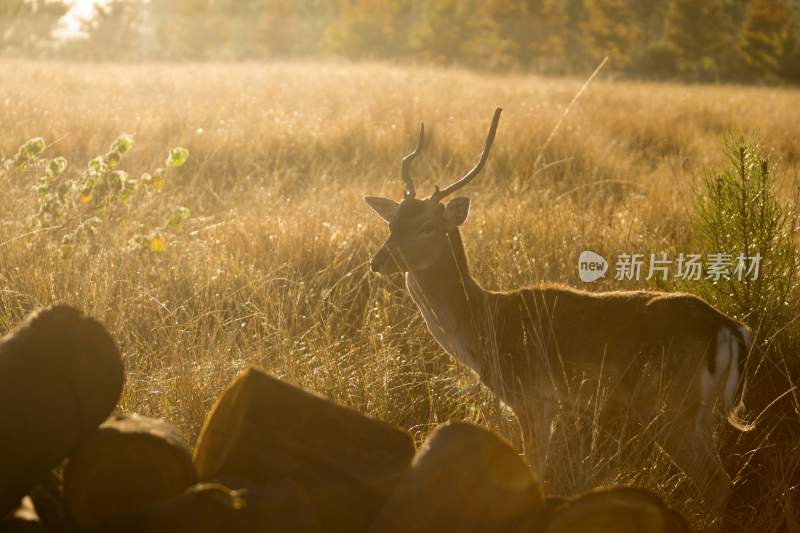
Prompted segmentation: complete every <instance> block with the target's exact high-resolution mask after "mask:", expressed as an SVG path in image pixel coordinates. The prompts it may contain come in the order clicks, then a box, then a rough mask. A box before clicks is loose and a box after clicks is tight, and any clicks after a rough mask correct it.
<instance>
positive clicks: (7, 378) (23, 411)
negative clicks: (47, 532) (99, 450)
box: [0, 305, 123, 517]
mask: <svg viewBox="0 0 800 533" xmlns="http://www.w3.org/2000/svg"><path fill="white" fill-rule="evenodd" d="M122 383H123V368H122V362H121V360H120V356H119V351H118V350H117V347H116V345H115V344H114V341H113V340H112V339H111V337H110V336H109V334H108V332H107V331H106V330H105V328H104V327H103V326H102V325H100V323H99V322H97V321H96V320H94V319H92V318H88V317H85V316H83V315H82V314H81V312H80V311H78V310H77V309H74V308H72V307H68V306H63V305H62V306H56V307H51V308H49V309H44V310H42V311H39V312H37V313H34V314H33V315H31V316H30V317H29V318H28V319H27V320H25V322H23V323H22V324H20V325H19V326H18V327H17V328H15V329H14V330H13V331H11V332H10V333H8V334H7V335H6V336H5V337H3V338H2V339H0V428H2V430H1V431H2V438H0V517H2V516H4V515H6V514H7V513H9V512H11V511H13V510H14V509H15V508H16V507H17V505H18V504H19V501H20V499H21V498H22V497H23V496H25V494H27V492H28V491H29V490H30V489H31V487H32V486H33V485H35V484H36V483H37V482H38V481H39V480H40V479H43V478H44V477H46V476H47V474H48V472H49V471H50V470H51V469H52V468H53V467H55V466H56V465H58V464H59V463H61V461H63V460H64V458H65V457H67V456H68V455H69V454H71V453H72V452H73V451H74V450H76V449H77V448H78V446H79V445H80V444H81V443H82V442H83V441H85V440H86V439H87V438H88V437H89V436H90V435H91V434H92V433H93V432H94V431H95V429H96V428H97V426H98V425H99V424H100V423H101V422H102V421H103V420H105V419H106V417H108V415H109V413H111V411H112V410H113V409H114V406H115V405H116V403H117V400H118V399H119V397H120V393H121V392H122Z"/></svg>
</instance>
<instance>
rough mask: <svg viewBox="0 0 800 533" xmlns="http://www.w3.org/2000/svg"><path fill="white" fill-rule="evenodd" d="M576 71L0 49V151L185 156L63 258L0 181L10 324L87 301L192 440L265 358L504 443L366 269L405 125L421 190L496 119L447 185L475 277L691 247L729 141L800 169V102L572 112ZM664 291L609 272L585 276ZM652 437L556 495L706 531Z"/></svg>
mask: <svg viewBox="0 0 800 533" xmlns="http://www.w3.org/2000/svg"><path fill="white" fill-rule="evenodd" d="M584 81H585V80H580V79H554V78H540V77H536V76H532V75H521V74H508V75H491V76H489V75H483V74H479V73H473V72H469V71H466V70H459V69H446V68H437V69H433V68H427V67H411V66H404V67H401V66H391V65H387V64H368V63H366V64H358V65H352V64H346V63H341V64H340V63H314V62H309V63H273V64H266V65H264V64H237V65H214V64H181V65H170V64H145V65H114V64H109V65H82V64H68V63H64V64H60V63H28V62H14V61H6V62H4V63H3V64H2V65H0V87H2V92H0V125H2V127H0V157H2V156H11V155H13V154H14V152H16V150H17V148H18V147H19V146H20V145H21V144H22V143H24V142H25V141H26V140H28V139H30V138H32V137H36V136H41V137H43V138H44V139H45V140H46V142H47V143H48V146H47V148H46V150H45V152H44V156H45V157H55V156H57V155H62V156H64V157H65V158H66V159H67V160H68V161H69V164H70V165H71V166H74V167H76V168H82V167H84V166H85V165H86V162H87V161H89V160H90V159H91V158H92V157H94V156H96V155H98V154H102V153H105V152H106V151H108V149H109V146H110V145H111V143H112V142H113V141H114V140H115V139H116V138H117V137H118V135H120V134H122V133H128V134H131V135H133V136H134V138H135V145H134V147H133V148H132V150H131V152H130V154H129V155H127V156H126V159H125V160H124V161H123V163H122V164H121V165H120V166H121V168H124V169H125V170H126V171H128V172H129V173H130V174H131V175H136V176H138V175H139V174H141V173H143V172H145V171H150V170H152V169H153V168H154V167H157V166H159V165H162V164H163V161H164V158H165V156H166V155H167V153H168V152H169V150H170V148H172V147H174V146H182V147H185V148H187V149H188V150H189V152H190V154H191V155H190V158H189V160H188V162H187V163H186V164H185V165H184V166H183V167H181V168H179V169H176V171H175V172H174V173H171V174H170V175H169V176H168V177H167V179H166V180H165V184H164V190H163V191H162V192H159V193H155V192H154V193H148V194H142V195H141V196H140V197H137V198H136V201H131V202H129V203H128V204H125V205H122V206H120V207H119V209H118V210H117V211H116V213H115V216H114V218H113V219H111V218H108V219H107V220H106V223H105V224H102V225H101V226H99V229H98V230H97V232H96V233H95V234H94V235H93V237H92V239H91V241H90V242H86V243H84V244H82V245H80V246H77V247H74V248H72V249H71V250H70V252H69V253H64V250H63V248H62V247H61V246H60V245H59V242H60V241H59V239H58V238H56V237H59V227H58V226H57V225H41V224H39V225H37V224H36V223H35V213H36V209H37V203H36V202H37V200H36V194H35V193H34V192H33V190H32V187H33V186H34V185H35V176H36V175H35V173H31V172H27V173H25V172H23V173H11V174H9V175H7V176H5V177H2V174H0V185H2V187H3V191H4V202H3V204H4V206H3V207H4V209H3V215H2V217H0V331H6V330H8V329H10V328H11V327H12V326H13V325H14V324H15V323H17V322H18V321H19V320H21V319H22V318H23V317H24V316H25V315H26V314H27V313H28V312H29V311H31V310H32V309H34V308H37V307H39V306H43V305H48V304H52V303H56V302H66V303H71V304H74V305H76V306H78V307H80V308H82V309H83V310H84V311H85V312H87V313H89V314H90V315H93V316H96V317H97V318H99V319H100V320H102V321H103V322H104V323H105V324H106V326H107V327H108V328H109V330H110V331H111V332H112V334H113V335H114V336H115V338H116V339H117V340H118V342H119V344H120V347H121V350H122V352H123V354H124V362H125V366H126V370H127V383H126V386H125V390H124V394H123V399H122V402H121V406H122V409H123V411H125V412H138V413H142V414H146V415H151V416H161V417H165V418H167V419H169V420H170V421H172V422H174V423H176V424H177V425H178V426H179V427H181V428H182V429H183V430H184V431H185V432H186V433H187V434H188V435H189V436H190V437H196V436H197V433H198V432H199V429H200V426H201V424H202V422H203V420H204V417H205V415H206V413H207V412H208V410H209V408H210V407H211V404H212V402H213V401H214V399H215V398H216V397H217V396H218V394H219V393H220V392H221V390H222V389H223V387H224V386H225V385H226V384H227V383H228V381H229V380H230V379H231V378H232V377H234V376H235V375H236V374H237V373H238V372H240V371H241V370H242V369H243V368H245V367H246V366H247V365H250V364H255V365H258V366H260V367H262V368H265V369H267V370H269V371H270V372H272V373H274V374H275V375H277V376H279V377H281V378H284V379H287V380H290V381H292V382H294V383H297V384H299V385H302V386H304V387H307V388H309V389H311V390H314V391H317V392H319V393H321V394H324V395H326V396H329V397H331V398H333V399H335V400H336V401H338V402H340V403H342V404H345V405H349V406H352V407H355V408H357V409H359V410H361V411H364V412H367V413H369V414H371V415H373V416H375V417H377V418H380V419H382V420H386V421H389V422H392V423H394V424H397V425H399V426H401V427H403V428H405V429H408V430H410V431H411V432H412V434H413V435H414V437H415V439H417V441H418V442H421V440H422V439H424V437H425V436H426V435H427V434H428V433H429V432H430V431H431V430H432V429H433V428H434V427H435V426H436V424H438V423H441V422H443V421H447V420H466V421H470V422H474V423H478V424H481V425H485V426H488V427H490V428H492V429H495V430H497V431H499V432H500V433H501V434H503V435H504V436H506V437H507V438H508V439H510V440H511V441H512V442H514V443H515V444H517V445H519V444H520V437H519V435H518V428H517V426H516V423H515V422H514V419H513V416H512V415H511V414H510V413H509V412H508V411H507V410H505V409H503V408H502V407H501V406H499V405H498V404H497V402H496V401H495V400H494V399H493V398H492V397H491V395H489V394H488V393H487V392H486V391H485V390H484V389H483V388H482V387H480V386H478V381H477V378H476V377H475V376H474V375H473V374H472V373H471V372H470V371H468V370H466V369H464V368H461V367H459V366H458V365H457V364H456V363H455V362H454V361H452V360H451V359H450V357H449V356H448V355H447V354H445V353H444V352H443V351H442V350H441V349H440V348H439V346H438V345H437V344H436V343H435V341H434V340H433V338H432V337H431V336H430V335H429V334H428V332H427V330H426V328H425V325H424V323H423V322H422V320H421V318H420V317H419V315H418V312H417V310H416V308H415V306H414V305H413V302H411V300H410V298H409V297H408V295H407V294H406V292H405V289H404V286H403V283H402V280H401V279H396V278H395V279H387V278H382V277H379V276H376V275H374V274H372V273H370V271H369V260H370V257H371V253H372V252H374V251H375V250H376V249H377V248H378V246H379V245H380V243H381V241H382V239H384V238H385V236H386V229H385V227H384V226H383V224H382V223H381V222H380V221H379V220H378V218H377V217H375V216H374V215H373V214H372V213H371V212H370V210H369V209H368V208H367V206H366V205H365V204H364V202H363V200H362V196H363V195H365V194H371V195H383V196H389V197H392V198H397V199H399V198H400V197H401V194H402V184H401V180H400V172H399V169H400V159H401V157H402V156H403V155H404V154H405V153H407V152H408V151H409V150H410V149H411V148H412V147H413V144H414V142H415V139H416V134H417V128H418V127H419V123H420V121H424V122H425V124H426V129H427V130H428V132H429V135H430V136H429V139H430V142H429V145H428V147H427V148H426V152H425V154H424V156H422V157H420V158H418V159H417V160H416V161H415V163H414V176H415V181H416V184H417V188H418V190H419V191H420V193H421V194H423V193H424V194H426V195H427V194H428V193H429V192H431V191H432V190H433V187H434V185H436V184H438V185H445V184H447V183H449V182H450V181H452V180H453V179H455V178H457V177H458V176H460V175H461V174H463V173H464V172H465V171H466V170H467V169H468V168H470V167H471V166H472V164H473V163H474V161H475V160H476V157H477V155H478V154H479V152H480V148H481V146H482V143H483V137H484V135H485V132H486V127H487V125H488V123H489V120H490V118H491V113H492V111H493V110H494V108H495V107H496V106H502V107H503V108H504V109H505V112H504V114H503V118H502V121H501V123H500V128H499V131H498V135H497V139H496V141H495V144H494V148H493V152H492V155H491V158H490V160H489V163H488V165H487V167H486V169H484V172H483V174H482V175H481V176H480V177H479V178H478V179H477V180H476V181H475V182H474V183H472V184H470V185H469V188H468V190H465V191H463V193H464V194H466V195H469V196H470V197H471V199H472V210H471V213H470V216H469V219H468V221H467V224H466V226H465V227H464V229H463V235H464V240H465V244H466V248H467V253H468V255H469V257H470V258H471V264H472V268H473V270H474V274H475V277H476V278H477V279H478V280H479V281H480V282H481V283H482V284H483V285H484V286H485V287H487V288H491V289H506V288H514V287H518V286H522V285H529V284H535V283H540V282H558V283H565V284H569V285H581V281H580V279H579V278H578V272H577V268H576V266H577V258H578V255H579V254H580V252H581V251H583V250H594V251H597V252H599V253H601V254H602V255H604V256H605V257H607V258H608V257H613V256H614V255H615V254H618V253H622V252H627V253H634V252H635V253H644V254H650V253H661V252H667V253H669V254H670V255H671V256H674V255H675V254H676V253H678V252H692V251H694V250H692V249H691V248H692V246H693V245H694V241H693V236H692V226H691V224H690V215H691V212H692V205H693V204H692V202H693V198H695V196H696V194H697V189H698V183H699V181H700V180H701V179H702V178H703V177H704V176H705V175H706V174H707V173H708V172H710V171H713V169H715V168H720V167H722V166H724V165H725V164H726V155H725V152H724V150H723V141H724V140H725V138H726V137H728V136H730V135H735V134H739V133H744V134H747V135H750V136H751V138H753V139H755V140H757V141H758V142H759V143H760V144H761V145H762V146H763V147H764V148H765V149H770V150H773V156H774V157H773V159H772V163H771V164H772V165H773V167H772V168H773V169H775V170H774V171H773V174H774V175H777V176H778V178H777V184H776V185H777V187H778V191H782V192H781V194H784V192H785V195H784V196H785V197H786V198H789V194H790V191H791V190H792V187H793V184H794V182H795V181H796V172H797V168H798V163H800V153H799V152H798V148H799V147H800V145H798V144H797V136H796V126H797V124H798V123H800V92H798V91H797V90H794V89H786V88H769V87H764V88H760V87H743V86H734V85H717V86H711V85H708V86H706V85H680V84H654V83H647V82H630V81H624V82H623V81H614V80H611V79H604V78H603V76H601V77H600V78H599V79H597V80H596V81H595V82H594V83H593V84H592V85H591V86H590V87H589V88H588V89H587V90H586V92H585V93H584V94H583V95H582V96H581V98H580V99H579V100H578V101H577V102H575V104H574V106H572V108H571V109H570V111H569V114H567V115H566V116H564V113H565V110H566V109H567V106H568V105H569V104H570V102H571V101H572V100H573V97H574V96H575V94H576V93H577V91H578V90H579V89H580V87H581V86H582V85H583V83H584ZM559 122H560V126H559V127H558V129H557V130H554V128H555V127H556V125H557V124H559ZM174 206H184V207H186V208H188V209H189V210H190V211H191V216H190V217H189V218H188V219H187V220H185V221H184V222H183V223H182V225H181V227H180V228H179V229H176V230H174V231H172V232H170V233H168V234H167V235H166V236H165V241H166V248H165V249H164V250H163V251H159V253H154V252H151V251H149V250H143V251H132V250H131V249H130V248H129V247H128V246H126V245H127V244H128V243H129V241H130V239H131V237H132V236H134V235H136V234H137V233H140V232H142V231H143V229H142V228H144V230H145V231H146V230H147V228H149V227H153V226H156V225H159V224H161V223H163V221H164V220H165V219H167V218H169V217H170V213H172V210H173V208H174ZM101 218H102V216H101ZM612 268H613V267H612ZM656 286H657V285H656V284H655V283H654V282H648V281H646V280H644V279H642V280H640V281H638V282H637V281H616V280H614V278H613V276H612V275H608V276H606V278H604V279H602V280H600V281H598V282H596V283H594V284H593V285H592V286H591V288H592V289H597V290H601V289H614V288H620V289H635V288H656ZM660 287H661V288H665V289H672V288H674V286H673V284H671V283H670V282H667V283H662V284H660ZM683 288H685V289H688V290H691V289H692V287H691V285H689V286H688V287H683ZM723 431H730V430H729V429H725V430H723ZM563 438H564V439H566V438H567V437H563ZM646 440H647V439H646V438H645V437H644V436H642V437H639V436H637V435H633V436H632V437H630V438H629V439H627V440H625V441H623V440H622V439H620V440H619V442H616V443H615V444H613V445H609V446H605V447H598V446H595V443H594V442H566V441H564V442H562V443H561V444H560V446H561V448H560V449H562V450H563V453H562V454H561V460H560V461H559V462H558V464H559V468H560V470H559V474H560V476H559V478H558V480H557V482H556V483H555V486H554V487H553V489H554V490H557V491H558V492H563V493H574V492H577V491H582V490H586V489H588V488H589V487H592V486H595V485H598V484H607V483H635V484H641V485H644V486H647V487H650V488H652V489H654V490H656V491H657V492H659V493H660V494H662V495H665V496H666V497H667V498H668V499H669V501H670V502H671V503H672V504H673V505H675V506H676V507H677V508H678V509H680V510H681V511H683V512H684V513H686V514H687V515H688V516H689V518H690V520H692V521H693V522H694V523H695V525H697V526H698V527H701V528H702V527H705V525H707V519H706V517H704V516H703V514H702V511H701V508H702V506H701V504H700V502H699V501H698V499H697V496H696V494H695V493H694V491H693V490H692V489H691V487H688V486H687V483H685V482H684V480H683V477H682V474H681V473H680V472H678V471H677V470H676V469H675V468H674V467H672V466H671V465H670V463H669V460H668V459H667V458H666V457H665V456H664V455H663V454H662V453H660V452H659V451H658V450H657V449H654V448H653V447H652V446H649V445H646ZM609 449H610V450H612V451H611V452H609ZM729 471H730V469H729ZM733 473H735V472H733ZM765 513H772V514H774V513H775V511H774V510H772V511H765ZM748 519H749V520H751V521H752V522H751V526H748V525H747V524H745V523H744V522H742V527H743V529H742V530H743V531H748V530H754V529H750V527H752V524H755V523H758V524H761V526H763V528H759V529H758V530H759V531H770V530H771V529H769V526H768V525H767V524H768V523H769V520H770V518H769V516H767V517H766V518H765V517H763V516H762V517H759V515H758V513H751V516H749V517H748ZM758 520H760V522H756V521H758Z"/></svg>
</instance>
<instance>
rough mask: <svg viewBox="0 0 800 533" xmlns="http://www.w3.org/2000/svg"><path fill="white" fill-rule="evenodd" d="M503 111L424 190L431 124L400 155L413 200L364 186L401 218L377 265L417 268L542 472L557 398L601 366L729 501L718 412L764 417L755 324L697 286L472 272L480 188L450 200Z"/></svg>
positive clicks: (433, 307)
mask: <svg viewBox="0 0 800 533" xmlns="http://www.w3.org/2000/svg"><path fill="white" fill-rule="evenodd" d="M501 112H502V109H501V108H499V107H498V108H497V109H496V110H495V112H494V116H493V118H492V122H491V125H490V127H489V132H488V134H487V137H486V141H485V144H484V147H483V151H482V152H481V154H480V158H479V159H478V162H477V163H476V164H475V166H474V167H473V168H472V169H471V170H469V171H468V172H467V173H466V174H464V175H463V176H462V177H461V178H459V179H457V180H455V181H454V182H452V183H451V184H450V185H448V186H446V187H444V188H442V189H440V188H439V187H438V186H436V187H435V189H434V191H433V193H432V194H431V195H430V196H429V197H427V198H424V199H419V198H417V196H416V191H415V188H414V182H413V179H412V176H411V163H412V161H413V160H414V159H415V158H416V157H418V156H419V154H420V153H421V152H422V150H423V148H424V145H425V125H424V123H423V124H421V125H420V129H419V137H418V140H417V145H416V147H415V148H414V149H413V150H412V151H411V152H410V153H408V154H407V155H406V156H405V157H403V158H402V162H401V168H400V174H401V177H402V180H403V184H404V192H403V198H402V200H401V201H399V202H397V201H395V200H392V199H389V198H384V197H375V196H365V197H364V200H365V201H366V203H367V204H368V206H369V207H370V208H372V210H373V211H374V212H375V213H376V214H377V215H378V216H379V217H380V218H381V219H382V220H383V221H384V222H385V223H386V224H388V227H389V236H388V238H387V239H386V240H385V242H383V244H382V245H381V246H380V248H379V249H378V251H377V252H376V253H375V254H374V256H373V257H372V260H371V262H370V267H371V270H372V271H373V272H376V273H379V274H381V275H392V274H403V275H404V276H405V285H406V289H407V291H408V294H409V295H410V297H411V299H412V300H413V302H414V303H415V304H416V306H417V308H418V309H419V312H420V314H421V315H422V319H423V320H424V322H425V324H426V326H427V329H428V330H429V332H430V334H431V335H432V336H433V337H434V339H435V340H436V341H437V342H438V344H439V345H440V346H441V348H442V349H443V350H444V351H445V352H447V353H448V354H449V355H450V356H452V357H453V358H454V359H455V360H456V361H458V362H459V363H460V364H462V365H464V366H465V367H467V368H469V369H471V370H472V371H474V372H475V373H476V374H477V375H478V377H479V379H480V382H481V383H482V384H483V385H484V386H485V387H487V388H488V389H489V391H490V392H491V393H492V394H493V395H494V396H495V397H496V398H498V399H499V400H500V401H501V402H502V403H503V404H505V405H506V406H508V407H509V408H510V409H511V410H512V411H513V413H514V414H515V416H516V418H517V421H518V423H519V427H520V429H521V434H522V440H523V449H524V452H523V453H524V454H525V456H526V459H527V460H528V463H529V464H530V466H531V468H532V469H533V470H534V471H535V472H537V473H541V472H542V468H543V466H544V464H545V463H546V460H547V450H548V445H549V439H550V437H551V432H552V429H553V425H552V424H553V421H554V416H555V415H556V414H557V412H558V409H559V406H562V405H570V404H577V403H580V402H586V401H589V398H581V397H580V396H581V395H583V396H585V395H586V394H585V392H581V391H585V389H586V387H580V388H579V387H576V386H575V382H576V381H575V380H576V379H577V380H581V379H582V380H586V379H591V380H592V383H601V384H603V385H604V387H605V389H604V390H605V394H604V399H605V403H604V405H605V406H606V407H607V411H608V412H609V413H612V414H613V413H614V412H616V411H617V410H618V409H626V411H625V412H628V413H633V417H634V418H635V420H636V422H638V423H640V424H641V425H645V426H646V425H648V424H651V423H652V422H653V421H654V420H660V421H661V422H662V424H663V427H664V428H666V430H664V431H661V432H658V435H657V437H654V439H655V440H656V442H655V444H657V445H658V446H659V447H660V448H661V449H662V450H663V451H665V452H666V453H667V455H668V456H669V458H670V459H671V462H672V463H673V464H674V465H675V466H677V467H678V468H679V469H680V470H682V471H683V473H684V474H685V475H686V477H687V478H688V479H689V480H690V481H691V482H692V483H693V484H694V486H695V487H696V489H697V490H698V493H699V495H700V496H701V497H702V498H703V500H704V501H705V503H706V504H707V506H708V507H709V508H710V511H711V512H714V513H719V512H720V511H721V510H722V509H723V508H724V504H725V502H726V501H727V498H728V495H729V493H730V491H731V489H732V486H733V482H732V480H731V478H730V476H729V475H728V474H727V472H726V471H725V469H724V467H723V466H722V461H721V459H720V456H719V453H718V451H717V448H716V446H715V437H714V430H715V422H716V419H717V418H716V415H717V414H718V413H719V414H722V415H724V417H725V418H726V419H727V421H728V422H729V423H730V424H731V425H732V426H733V427H734V428H736V429H738V430H740V431H748V430H750V429H752V426H751V425H749V424H748V423H747V421H746V420H744V419H743V418H742V417H741V416H740V414H741V412H742V411H743V409H744V403H743V389H744V365H745V361H746V358H747V356H748V353H749V350H750V345H751V336H752V334H751V330H750V328H749V327H748V326H747V325H745V324H744V323H742V322H740V321H738V320H735V319H733V318H731V317H728V316H726V315H725V314H723V313H722V312H720V311H718V310H717V309H715V308H714V307H713V306H711V305H710V304H708V303H707V302H706V301H704V300H703V299H701V298H699V297H697V296H694V295H692V294H688V293H678V292H674V293H673V292H656V291H645V290H627V291H623V290H619V291H610V292H591V291H586V290H581V289H577V288H572V287H568V286H564V285H559V284H547V283H543V284H540V285H535V286H531V287H524V288H518V289H514V290H507V291H492V290H487V289H484V288H483V287H482V286H481V285H480V283H478V281H477V280H476V279H475V278H474V277H473V276H472V274H471V273H470V268H469V261H468V260H467V255H466V252H465V248H464V242H463V240H462V237H461V230H460V228H461V226H462V225H463V224H464V223H465V222H466V220H467V217H468V214H469V209H470V200H469V198H467V197H453V198H452V199H450V200H449V201H447V202H446V203H445V199H446V198H448V197H449V196H451V195H453V194H454V193H456V192H457V191H460V190H461V189H463V188H464V187H466V186H467V185H468V184H469V183H470V182H471V181H472V180H474V179H475V177H476V176H478V175H479V174H480V172H481V170H482V169H483V167H484V166H485V164H486V161H487V159H488V157H489V152H490V150H491V148H492V144H493V143H494V139H495V135H496V132H497V127H498V123H499V121H500V114H501ZM588 388H589V389H591V388H592V387H588ZM605 412H606V409H604V413H605ZM605 416H606V415H605V414H603V417H604V418H605ZM609 416H611V415H609ZM600 423H601V424H602V423H603V420H601V421H600ZM545 482H546V480H545Z"/></svg>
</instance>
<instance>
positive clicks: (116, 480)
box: [64, 415, 196, 529]
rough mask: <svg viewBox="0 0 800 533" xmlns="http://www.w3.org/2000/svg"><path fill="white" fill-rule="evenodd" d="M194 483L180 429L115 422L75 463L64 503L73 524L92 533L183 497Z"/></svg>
mask: <svg viewBox="0 0 800 533" xmlns="http://www.w3.org/2000/svg"><path fill="white" fill-rule="evenodd" d="M195 481H196V474H195V470H194V464H193V463H192V457H191V453H190V451H189V446H188V444H187V443H186V440H185V438H184V437H183V436H182V435H181V434H180V432H179V431H178V429H177V428H175V427H174V426H173V425H172V424H170V423H169V422H166V421H164V420H158V419H154V418H147V417H144V416H138V415H134V416H130V417H115V418H112V419H109V420H108V421H106V422H105V423H104V424H103V425H102V426H100V429H98V430H97V432H96V433H95V434H94V436H93V437H92V438H91V439H89V440H88V441H87V442H86V443H85V444H84V445H83V446H81V448H80V449H79V450H78V451H77V452H76V453H75V455H73V456H72V457H71V458H70V460H69V462H68V463H67V466H66V468H65V469H64V502H65V507H66V510H67V514H68V516H69V517H70V519H71V520H72V521H73V522H74V524H75V525H76V526H78V527H79V528H81V529H90V528H94V527H98V526H100V525H102V524H104V523H107V522H109V521H111V520H114V519H117V518H119V517H124V516H128V515H133V514H136V513H139V512H141V511H143V510H144V509H146V508H148V507H150V506H153V505H155V504H158V503H160V502H164V501H166V500H169V499H170V498H173V497H175V496H178V495H179V494H181V493H183V492H184V491H185V490H186V489H187V488H188V487H189V486H191V485H192V484H193V483H194V482H195Z"/></svg>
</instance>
